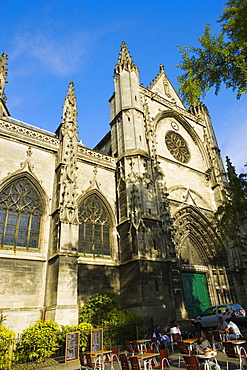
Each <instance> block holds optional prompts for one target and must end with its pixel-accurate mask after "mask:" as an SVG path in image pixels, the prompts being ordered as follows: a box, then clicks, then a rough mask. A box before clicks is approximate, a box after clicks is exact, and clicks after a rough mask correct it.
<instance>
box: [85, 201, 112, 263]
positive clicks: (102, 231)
mask: <svg viewBox="0 0 247 370" xmlns="http://www.w3.org/2000/svg"><path fill="white" fill-rule="evenodd" d="M79 221H80V226H79V249H78V250H79V253H83V254H90V255H95V256H98V257H101V256H110V254H111V253H110V227H111V222H110V215H109V212H108V210H107V208H106V206H105V205H104V203H103V202H102V201H101V200H100V198H99V197H98V196H97V195H95V194H93V195H91V196H90V197H88V198H86V199H85V200H84V201H83V202H82V203H81V205H80V207H79Z"/></svg>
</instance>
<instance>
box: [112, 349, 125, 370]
mask: <svg viewBox="0 0 247 370" xmlns="http://www.w3.org/2000/svg"><path fill="white" fill-rule="evenodd" d="M116 363H117V364H118V366H119V368H120V369H121V368H122V365H121V362H120V359H119V357H118V355H117V354H116V353H112V356H111V370H114V369H115V364H116ZM128 366H129V365H128ZM126 370H127V369H126Z"/></svg>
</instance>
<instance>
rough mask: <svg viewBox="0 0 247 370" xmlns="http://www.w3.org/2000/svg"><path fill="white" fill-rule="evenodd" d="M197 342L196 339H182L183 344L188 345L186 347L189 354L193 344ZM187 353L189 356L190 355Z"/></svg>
mask: <svg viewBox="0 0 247 370" xmlns="http://www.w3.org/2000/svg"><path fill="white" fill-rule="evenodd" d="M196 341H197V338H188V339H184V340H183V342H184V343H185V344H188V347H189V352H190V353H191V351H193V343H195V342H196ZM190 353H189V354H190Z"/></svg>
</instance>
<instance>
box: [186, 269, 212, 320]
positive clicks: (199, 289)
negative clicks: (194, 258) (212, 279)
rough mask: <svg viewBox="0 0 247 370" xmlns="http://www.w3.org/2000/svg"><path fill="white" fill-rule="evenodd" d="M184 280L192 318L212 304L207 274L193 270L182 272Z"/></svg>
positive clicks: (188, 308) (188, 309) (187, 305)
mask: <svg viewBox="0 0 247 370" xmlns="http://www.w3.org/2000/svg"><path fill="white" fill-rule="evenodd" d="M181 275H182V282H183V289H184V298H185V304H186V308H187V311H188V314H189V318H190V319H195V318H196V317H197V316H198V315H199V314H200V313H201V312H202V311H204V310H205V309H206V308H208V307H210V306H211V303H210V300H209V295H208V287H207V281H206V276H205V275H204V274H194V273H192V272H182V274H181Z"/></svg>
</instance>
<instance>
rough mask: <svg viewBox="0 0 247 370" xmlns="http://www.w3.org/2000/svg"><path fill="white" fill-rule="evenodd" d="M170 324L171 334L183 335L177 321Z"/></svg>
mask: <svg viewBox="0 0 247 370" xmlns="http://www.w3.org/2000/svg"><path fill="white" fill-rule="evenodd" d="M170 323H171V328H170V334H179V335H182V333H181V330H180V328H179V326H178V324H177V322H176V320H173V321H170Z"/></svg>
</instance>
